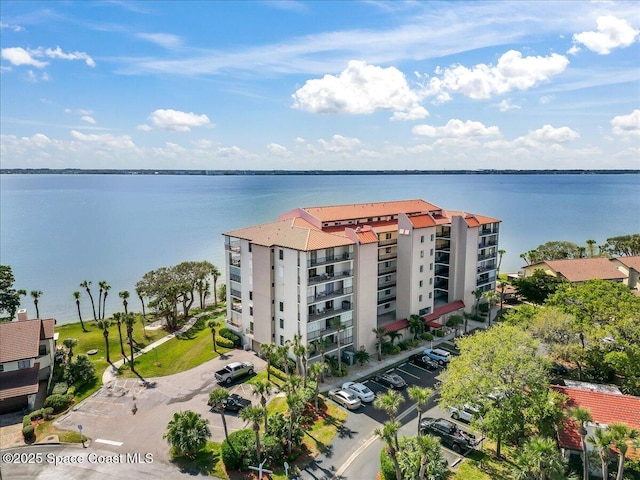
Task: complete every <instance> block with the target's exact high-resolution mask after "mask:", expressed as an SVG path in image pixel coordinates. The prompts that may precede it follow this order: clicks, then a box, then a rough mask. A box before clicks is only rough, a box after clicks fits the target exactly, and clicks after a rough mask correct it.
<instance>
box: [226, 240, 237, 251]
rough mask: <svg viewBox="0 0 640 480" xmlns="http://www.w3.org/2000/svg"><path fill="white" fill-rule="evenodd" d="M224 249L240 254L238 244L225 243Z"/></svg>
mask: <svg viewBox="0 0 640 480" xmlns="http://www.w3.org/2000/svg"><path fill="white" fill-rule="evenodd" d="M225 248H226V249H227V251H229V252H235V253H240V242H232V243H227V244H226V245H225Z"/></svg>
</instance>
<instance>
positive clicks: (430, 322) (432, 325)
mask: <svg viewBox="0 0 640 480" xmlns="http://www.w3.org/2000/svg"><path fill="white" fill-rule="evenodd" d="M427 327H433V328H442V327H444V325H440V324H439V323H438V322H436V321H435V320H429V321H428V322H427Z"/></svg>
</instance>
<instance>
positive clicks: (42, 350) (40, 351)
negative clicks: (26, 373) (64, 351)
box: [38, 345, 47, 355]
mask: <svg viewBox="0 0 640 480" xmlns="http://www.w3.org/2000/svg"><path fill="white" fill-rule="evenodd" d="M46 354H47V346H46V345H40V348H39V349H38V355H46Z"/></svg>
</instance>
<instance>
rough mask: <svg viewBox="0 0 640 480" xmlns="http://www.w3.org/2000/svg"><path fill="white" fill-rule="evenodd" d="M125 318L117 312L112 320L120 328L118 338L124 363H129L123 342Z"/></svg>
mask: <svg viewBox="0 0 640 480" xmlns="http://www.w3.org/2000/svg"><path fill="white" fill-rule="evenodd" d="M123 317H124V315H123V314H122V313H120V312H116V313H114V314H113V315H112V317H111V318H112V319H113V320H114V321H115V322H116V325H117V327H118V337H119V338H120V353H122V358H123V359H124V362H125V363H127V354H126V353H124V342H123V341H122V328H121V325H122V321H123Z"/></svg>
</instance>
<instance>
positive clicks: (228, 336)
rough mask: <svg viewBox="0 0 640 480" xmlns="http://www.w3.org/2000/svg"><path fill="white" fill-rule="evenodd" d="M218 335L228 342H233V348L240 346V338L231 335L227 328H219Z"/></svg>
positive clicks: (233, 334)
mask: <svg viewBox="0 0 640 480" xmlns="http://www.w3.org/2000/svg"><path fill="white" fill-rule="evenodd" d="M218 333H219V334H220V336H221V337H224V338H226V339H228V340H231V341H232V342H233V346H234V347H239V346H240V337H239V336H238V335H236V334H235V333H233V332H232V331H231V330H229V329H228V328H226V327H224V328H221V329H220V330H218Z"/></svg>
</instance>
